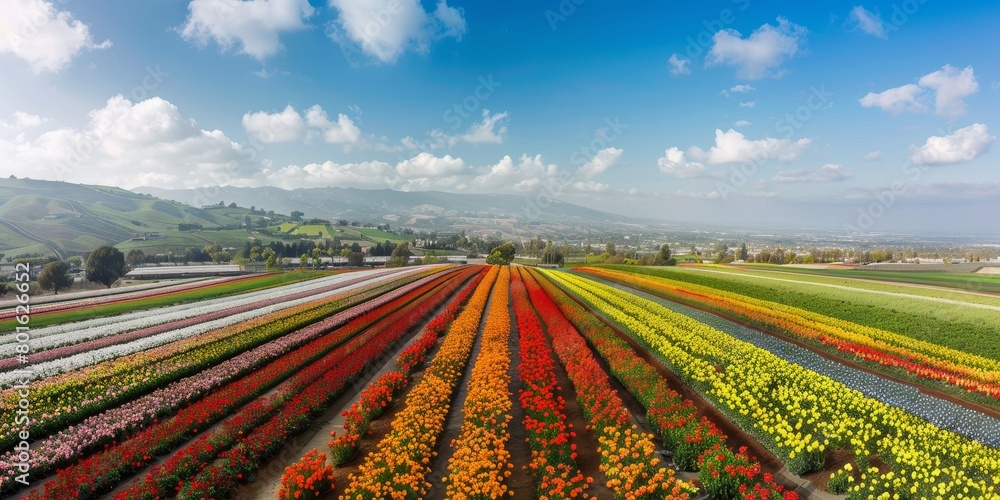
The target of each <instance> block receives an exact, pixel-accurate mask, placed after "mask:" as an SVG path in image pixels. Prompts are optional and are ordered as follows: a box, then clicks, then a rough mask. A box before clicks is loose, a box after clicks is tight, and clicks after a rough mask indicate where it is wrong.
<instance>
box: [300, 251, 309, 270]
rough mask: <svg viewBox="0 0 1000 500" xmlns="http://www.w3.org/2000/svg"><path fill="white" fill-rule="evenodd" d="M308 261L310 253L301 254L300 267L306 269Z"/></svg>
mask: <svg viewBox="0 0 1000 500" xmlns="http://www.w3.org/2000/svg"><path fill="white" fill-rule="evenodd" d="M307 263H309V254H307V253H304V254H302V255H299V268H301V269H305V268H306V264H307Z"/></svg>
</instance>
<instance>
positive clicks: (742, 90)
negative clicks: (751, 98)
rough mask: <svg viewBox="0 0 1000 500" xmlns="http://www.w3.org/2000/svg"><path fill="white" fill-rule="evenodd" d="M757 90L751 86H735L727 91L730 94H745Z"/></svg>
mask: <svg viewBox="0 0 1000 500" xmlns="http://www.w3.org/2000/svg"><path fill="white" fill-rule="evenodd" d="M755 90H757V89H756V88H755V87H753V86H752V85H735V86H733V87H732V88H730V89H729V91H730V92H736V93H738V94H746V93H748V92H753V91H755Z"/></svg>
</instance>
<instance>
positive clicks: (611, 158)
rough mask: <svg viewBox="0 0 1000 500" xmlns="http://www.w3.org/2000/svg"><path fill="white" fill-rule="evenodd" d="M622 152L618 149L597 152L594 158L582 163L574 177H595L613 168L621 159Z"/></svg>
mask: <svg viewBox="0 0 1000 500" xmlns="http://www.w3.org/2000/svg"><path fill="white" fill-rule="evenodd" d="M622 153H623V151H622V150H621V149H619V148H605V149H602V150H600V151H598V152H597V154H596V155H594V158H593V159H592V160H590V161H588V162H587V163H584V164H583V165H582V166H581V167H580V168H579V169H578V170H577V171H576V175H577V176H579V177H582V178H584V179H592V178H594V177H597V176H598V175H600V174H601V173H602V172H604V171H605V170H607V169H609V168H611V167H613V166H615V164H617V163H618V160H619V159H621V157H622Z"/></svg>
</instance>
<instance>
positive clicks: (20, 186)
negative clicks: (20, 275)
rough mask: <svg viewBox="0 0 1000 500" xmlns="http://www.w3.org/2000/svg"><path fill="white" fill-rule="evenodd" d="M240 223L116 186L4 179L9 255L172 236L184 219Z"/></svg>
mask: <svg viewBox="0 0 1000 500" xmlns="http://www.w3.org/2000/svg"><path fill="white" fill-rule="evenodd" d="M240 222H241V221H239V220H237V219H234V218H230V217H228V216H226V215H224V214H220V213H217V212H215V211H207V210H202V209H200V208H195V207H191V206H188V205H184V204H180V203H176V202H172V201H164V200H159V199H156V198H153V197H151V196H147V195H141V194H137V193H133V192H131V191H126V190H124V189H119V188H114V187H107V186H88V185H83V184H68V183H65V182H53V181H39V180H32V179H14V178H7V179H0V253H3V254H6V255H7V256H15V255H21V254H31V253H40V254H55V255H57V256H59V257H66V256H68V255H73V254H80V253H85V252H88V251H90V250H92V249H94V248H95V247H97V246H100V245H102V244H105V243H119V242H123V241H127V240H129V239H131V238H133V237H136V236H141V235H148V234H160V235H163V236H170V235H172V234H174V233H177V232H178V231H177V227H178V224H182V223H187V224H200V225H202V226H203V227H205V228H220V227H226V226H233V227H238V226H239V224H240ZM202 244H204V243H202Z"/></svg>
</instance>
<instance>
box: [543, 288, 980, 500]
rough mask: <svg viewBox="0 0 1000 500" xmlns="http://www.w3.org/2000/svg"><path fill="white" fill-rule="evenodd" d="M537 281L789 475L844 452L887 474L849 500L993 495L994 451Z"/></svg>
mask: <svg viewBox="0 0 1000 500" xmlns="http://www.w3.org/2000/svg"><path fill="white" fill-rule="evenodd" d="M547 275H548V276H549V277H550V278H552V279H554V280H556V281H558V282H560V283H562V284H563V285H564V286H566V287H567V288H569V289H570V290H572V291H573V292H574V293H576V294H577V295H579V296H580V297H581V298H583V300H585V301H587V302H589V303H590V304H591V305H592V306H593V307H595V308H596V309H598V310H600V311H601V312H602V313H603V314H605V315H607V316H608V317H610V318H612V319H613V320H615V321H617V322H619V323H620V324H622V325H623V326H625V327H626V328H627V329H628V330H630V331H632V332H633V333H635V334H636V335H637V336H638V337H639V338H640V339H641V340H642V341H643V342H644V343H645V344H646V345H647V346H649V347H650V348H651V349H653V351H654V352H656V353H657V354H659V355H660V356H661V358H662V359H663V360H664V361H665V362H667V363H668V364H669V365H670V366H671V368H672V369H673V370H674V371H675V372H676V373H677V374H678V375H679V376H681V378H683V379H685V381H687V382H688V383H689V384H691V385H692V386H693V387H695V388H696V389H697V390H699V391H700V392H702V393H703V394H705V396H706V397H708V398H709V399H710V400H712V401H714V402H715V403H716V404H717V405H718V406H720V408H721V409H723V410H724V411H726V412H727V414H728V415H729V416H730V417H731V418H732V419H733V421H734V422H736V423H737V424H738V425H740V426H741V427H743V428H744V429H745V430H747V431H748V432H750V433H752V434H754V435H755V436H757V437H758V438H759V439H760V440H761V442H762V444H764V445H765V446H768V447H769V448H770V449H771V450H772V451H774V452H775V454H776V455H778V456H779V457H780V458H781V459H782V460H783V461H784V462H785V463H786V465H788V466H789V468H790V469H791V470H793V471H795V472H798V473H802V472H806V471H810V470H820V469H822V468H823V466H824V461H825V451H826V449H827V448H828V447H832V448H844V449H850V450H852V451H854V452H855V454H856V456H857V458H858V460H859V463H866V462H867V460H868V459H869V458H870V457H871V456H872V455H877V456H878V457H879V458H880V459H881V460H882V461H883V462H885V463H886V464H888V465H889V466H890V470H891V472H892V474H888V473H887V474H868V475H867V476H866V477H865V478H864V479H862V480H861V481H859V482H858V483H856V484H855V485H854V486H852V488H851V490H850V491H851V494H852V496H854V497H855V498H861V497H865V496H867V495H868V494H870V493H872V492H877V494H876V495H875V496H878V495H879V494H881V493H882V492H889V493H890V495H899V498H935V497H939V496H942V497H946V498H948V497H950V498H991V497H992V498H995V497H996V496H997V495H998V494H1000V450H996V449H993V448H990V447H987V446H985V445H983V444H981V443H978V442H976V441H973V440H970V439H967V438H965V437H962V436H959V435H957V434H955V433H953V432H950V431H947V430H943V429H941V428H939V427H937V426H935V425H933V424H931V423H929V422H927V421H926V420H923V419H920V418H918V417H916V416H914V415H913V414H910V413H908V412H906V411H904V410H902V409H899V408H896V407H893V406H889V405H887V404H884V403H882V402H880V401H878V400H875V399H872V398H868V397H866V396H864V395H863V394H861V393H860V392H858V391H855V390H852V389H849V388H847V387H845V386H844V385H843V384H840V383H839V382H836V381H834V380H832V379H830V378H828V377H825V376H822V375H820V374H818V373H816V372H813V371H810V370H807V369H805V368H803V367H801V366H799V365H797V364H792V363H788V362H786V361H784V360H783V359H781V358H779V357H777V356H775V355H773V354H771V353H770V352H767V351H766V350H764V349H760V348H758V347H756V346H754V345H752V344H749V343H746V342H743V341H740V340H738V339H735V338H733V337H732V336H730V335H727V334H726V333H723V332H721V331H719V330H716V329H714V328H711V327H709V326H707V325H705V324H703V323H700V322H697V321H695V320H692V319H690V318H688V317H686V316H683V315H681V314H678V313H675V312H673V311H671V310H669V309H667V308H665V307H663V306H661V305H659V304H656V303H654V302H652V301H648V300H645V299H642V298H640V297H637V296H635V295H633V294H629V293H627V292H623V291H620V290H617V289H614V288H612V287H609V286H606V285H602V284H597V283H594V282H592V281H590V280H586V279H582V278H579V277H576V276H571V275H568V274H567V273H551V272H550V273H547Z"/></svg>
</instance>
